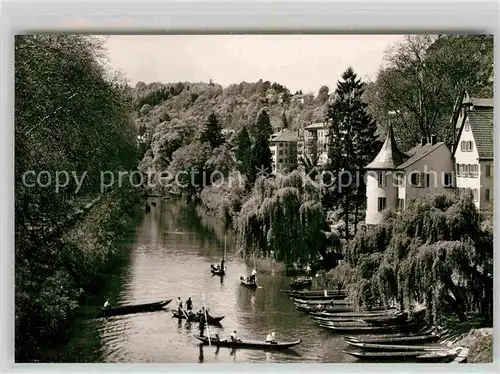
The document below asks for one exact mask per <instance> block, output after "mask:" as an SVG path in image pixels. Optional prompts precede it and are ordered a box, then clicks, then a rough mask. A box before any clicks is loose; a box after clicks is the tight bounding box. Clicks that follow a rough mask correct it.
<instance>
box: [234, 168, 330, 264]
mask: <svg viewBox="0 0 500 374" xmlns="http://www.w3.org/2000/svg"><path fill="white" fill-rule="evenodd" d="M237 228H238V244H239V246H240V248H241V249H242V250H243V252H244V253H245V254H246V255H247V256H253V255H257V256H272V257H273V258H274V259H275V260H277V261H281V262H284V263H285V264H287V265H291V264H293V263H296V262H299V263H305V262H310V261H314V260H316V259H317V258H318V256H322V257H323V258H325V257H326V255H327V251H328V247H329V241H332V242H333V240H332V238H330V236H331V235H329V234H328V233H327V231H329V227H328V224H327V222H326V215H325V213H324V212H323V208H322V205H321V202H320V188H319V186H318V185H316V184H315V183H314V182H313V181H312V180H311V179H310V178H309V177H307V176H306V175H305V174H304V173H302V172H300V171H294V172H292V173H290V174H288V175H284V176H277V177H276V178H275V179H264V178H260V179H258V180H257V181H256V183H255V188H254V190H253V193H252V196H251V197H250V198H249V200H248V201H247V202H246V203H245V204H244V205H243V207H242V209H241V212H240V214H239V217H238V223H237Z"/></svg>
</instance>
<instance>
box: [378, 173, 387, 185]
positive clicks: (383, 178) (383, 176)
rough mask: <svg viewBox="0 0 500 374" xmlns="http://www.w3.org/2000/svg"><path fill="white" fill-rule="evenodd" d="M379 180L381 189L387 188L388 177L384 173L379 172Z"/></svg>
mask: <svg viewBox="0 0 500 374" xmlns="http://www.w3.org/2000/svg"><path fill="white" fill-rule="evenodd" d="M377 179H378V186H379V187H385V182H386V175H385V173H384V172H379V173H378V174H377Z"/></svg>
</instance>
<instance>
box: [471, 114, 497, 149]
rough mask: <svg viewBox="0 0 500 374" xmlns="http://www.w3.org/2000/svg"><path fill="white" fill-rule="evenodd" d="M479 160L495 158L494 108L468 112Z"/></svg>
mask: <svg viewBox="0 0 500 374" xmlns="http://www.w3.org/2000/svg"><path fill="white" fill-rule="evenodd" d="M467 115H468V117H469V124H470V128H471V130H472V134H473V135H474V142H475V143H476V149H477V153H478V154H479V158H493V107H490V108H484V109H483V108H476V109H475V110H471V111H469V112H468V114H467Z"/></svg>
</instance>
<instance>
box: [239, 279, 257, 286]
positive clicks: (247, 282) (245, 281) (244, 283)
mask: <svg viewBox="0 0 500 374" xmlns="http://www.w3.org/2000/svg"><path fill="white" fill-rule="evenodd" d="M240 282H241V285H242V286H245V287H249V288H257V287H258V285H257V283H256V282H251V281H249V280H248V279H247V278H243V277H240Z"/></svg>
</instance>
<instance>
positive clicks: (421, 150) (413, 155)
mask: <svg viewBox="0 0 500 374" xmlns="http://www.w3.org/2000/svg"><path fill="white" fill-rule="evenodd" d="M442 145H444V146H446V145H445V143H444V142H437V143H435V144H432V143H426V144H424V145H421V144H419V145H417V146H415V147H413V148H412V149H410V150H409V151H408V152H406V154H407V155H408V157H409V159H407V160H406V161H405V162H403V163H402V164H401V165H399V166H398V169H406V168H407V167H409V166H411V165H413V164H414V163H415V162H417V161H418V160H421V159H422V158H424V157H426V156H427V155H428V154H430V153H432V152H433V151H435V150H436V149H438V148H439V147H441V146H442Z"/></svg>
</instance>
